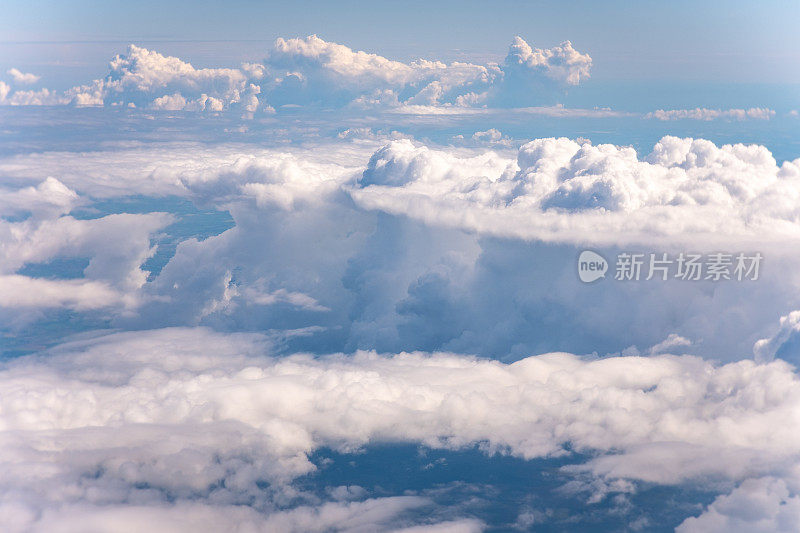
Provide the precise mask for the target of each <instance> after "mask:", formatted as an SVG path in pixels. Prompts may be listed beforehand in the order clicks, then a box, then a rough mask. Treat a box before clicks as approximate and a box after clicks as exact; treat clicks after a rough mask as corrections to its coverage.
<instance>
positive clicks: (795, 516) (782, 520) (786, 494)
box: [676, 477, 800, 533]
mask: <svg viewBox="0 0 800 533" xmlns="http://www.w3.org/2000/svg"><path fill="white" fill-rule="evenodd" d="M798 529H800V495H798V493H797V489H796V487H795V490H790V488H789V487H788V486H787V483H786V482H785V481H784V480H782V479H776V478H772V477H765V478H759V479H748V480H747V481H745V482H744V483H742V484H741V485H740V486H739V487H737V488H736V489H735V490H734V491H733V492H731V493H730V494H727V495H724V496H720V497H718V498H717V499H716V500H714V503H712V504H711V505H710V506H709V507H708V509H707V510H706V511H704V512H703V513H702V514H701V515H700V516H698V517H692V518H688V519H686V520H685V521H684V522H683V523H682V524H681V525H680V526H678V527H677V528H676V532H677V533H695V532H698V533H699V532H702V533H723V532H724V533H790V532H793V531H797V530H798Z"/></svg>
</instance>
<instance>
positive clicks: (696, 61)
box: [0, 0, 800, 84]
mask: <svg viewBox="0 0 800 533" xmlns="http://www.w3.org/2000/svg"><path fill="white" fill-rule="evenodd" d="M3 11H4V13H3V20H2V22H0V35H2V42H3V48H2V50H3V56H2V57H3V62H6V61H8V60H9V58H8V56H9V55H10V54H15V55H18V54H20V50H21V51H22V54H23V55H24V58H23V60H25V58H30V59H28V60H29V61H43V60H46V59H45V58H46V57H48V55H47V54H46V53H45V52H44V51H43V50H42V49H41V48H36V47H33V46H32V45H28V46H25V47H22V48H20V46H19V44H16V43H34V42H35V43H38V42H48V43H50V42H62V43H63V42H69V43H70V44H71V45H72V46H75V44H74V43H86V42H87V41H88V42H91V43H92V47H93V48H95V47H96V48H97V49H102V50H104V51H106V54H107V53H108V52H107V50H109V48H108V46H109V45H111V44H112V43H110V42H109V41H111V42H114V43H122V44H127V43H128V42H145V41H149V42H152V41H259V43H252V42H251V43H249V44H242V45H241V46H242V47H243V48H244V49H245V50H253V49H254V48H256V47H258V48H262V49H263V48H264V44H269V43H271V42H272V41H273V40H274V39H275V38H277V37H288V36H291V37H294V36H305V35H309V34H313V33H318V34H320V35H321V36H322V37H324V38H326V39H328V40H331V41H334V42H342V43H347V44H348V45H349V46H351V47H353V48H355V49H359V50H366V51H370V52H380V53H382V54H383V55H387V56H388V57H392V58H395V59H400V60H408V59H413V58H416V57H430V56H433V57H436V58H441V57H444V58H446V59H450V58H453V59H455V58H457V57H459V56H465V57H480V56H485V55H492V54H493V55H495V57H496V58H500V57H501V56H502V54H503V49H504V48H505V47H506V46H507V43H508V40H509V38H510V37H509V36H513V35H522V36H523V37H525V38H527V39H529V40H531V41H532V42H534V43H536V44H537V45H539V46H552V45H555V44H558V43H559V42H561V41H563V40H565V39H571V40H572V41H573V42H574V44H575V45H576V46H577V47H578V48H579V49H580V48H583V49H588V50H591V51H592V56H593V57H595V58H596V59H597V68H596V71H595V77H596V78H597V79H600V80H614V79H625V80H671V81H674V80H691V81H717V82H737V83H746V82H752V81H758V82H761V83H793V84H798V83H800V77H798V76H800V75H798V72H800V58H798V55H797V48H798V45H799V44H800V37H798V36H797V32H796V24H795V21H796V20H797V19H798V18H799V17H800V6H798V5H797V3H796V2H791V1H784V0H770V1H767V2H759V3H758V4H754V3H752V2H746V1H740V0H736V1H732V2H726V1H719V0H718V1H711V2H689V1H683V0H682V1H678V2H669V3H665V2H651V1H646V2H636V3H634V4H631V3H628V2H607V3H604V4H603V5H602V6H598V5H597V4H596V2H588V1H576V2H558V3H556V2H518V1H501V2H492V3H486V2H449V1H444V2H436V3H430V2H403V3H395V2H385V3H375V2H354V1H346V2H337V3H330V2H321V1H320V2H313V1H311V2H290V3H286V2H257V1H241V0H238V1H232V2H225V3H218V2H209V1H205V0H203V1H200V2H154V1H142V2H133V3H132V2H119V1H109V2H100V1H98V2H87V1H79V2H71V3H69V4H65V3H63V2H56V1H52V2H40V1H33V2H24V1H17V0H10V1H9V2H6V3H5V4H4V10H3ZM98 41H100V42H98ZM103 41H105V43H102V42H103ZM11 43H15V44H14V45H13V46H12V44H11ZM84 46H85V44H84ZM218 46H220V47H222V48H228V47H229V46H231V45H230V44H229V43H221V44H220V45H218ZM192 48H194V47H193V46H186V47H184V48H183V49H184V50H186V51H191V50H192ZM52 53H53V50H52V48H51V49H49V54H52ZM56 53H58V51H56ZM62 53H68V51H65V52H62ZM201 54H203V52H199V53H198V51H194V52H193V54H192V55H196V56H198V58H201V57H202V58H203V59H206V60H207V61H213V59H212V58H213V52H208V53H206V54H204V55H205V57H203V55H201ZM49 57H52V55H50V56H49ZM190 59H192V58H191V57H190Z"/></svg>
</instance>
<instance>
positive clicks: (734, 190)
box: [352, 137, 800, 246]
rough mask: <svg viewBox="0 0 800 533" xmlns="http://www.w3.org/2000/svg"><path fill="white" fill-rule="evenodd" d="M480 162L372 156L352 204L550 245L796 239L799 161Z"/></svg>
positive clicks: (394, 153)
mask: <svg viewBox="0 0 800 533" xmlns="http://www.w3.org/2000/svg"><path fill="white" fill-rule="evenodd" d="M487 157H488V155H487V156H483V157H482V159H483V160H485V161H492V159H487ZM478 161H479V160H478V159H469V158H458V157H453V156H452V155H450V154H449V153H447V152H445V151H437V150H431V149H429V148H426V147H424V146H416V145H414V144H413V143H411V142H410V141H405V140H400V141H394V142H392V143H390V144H388V145H386V146H385V147H384V148H382V149H381V150H379V151H378V152H376V154H375V155H374V156H373V158H372V160H371V161H370V164H369V165H368V167H367V170H366V171H365V172H364V176H363V178H362V179H361V189H360V190H355V191H353V192H352V194H353V197H354V198H355V199H356V201H357V202H358V203H359V204H360V205H362V206H363V207H365V208H368V209H379V210H383V211H387V212H389V213H393V214H404V215H407V216H410V217H412V218H416V219H420V220H423V221H425V222H427V223H430V224H439V225H445V226H452V227H460V228H464V229H466V230H470V231H478V232H481V233H485V234H490V235H497V236H503V237H517V238H522V239H536V240H544V241H551V242H587V241H590V242H594V243H606V244H608V243H615V244H622V245H625V244H636V243H639V244H641V243H648V244H652V243H654V242H662V243H664V242H666V243H669V242H691V243H692V244H695V245H700V246H706V245H707V244H705V245H704V244H703V243H704V242H705V243H708V242H713V243H717V244H719V243H721V242H724V241H738V242H740V243H743V242H748V241H749V242H750V243H751V244H754V243H761V245H763V244H764V242H765V241H772V242H782V241H784V240H785V239H787V238H788V239H796V238H798V237H800V226H798V221H800V218H798V212H797V208H796V205H797V204H796V202H795V200H794V199H795V198H796V196H797V191H798V190H800V162H798V161H794V162H784V163H783V165H782V166H778V165H777V164H776V162H775V159H774V158H773V157H772V154H771V153H770V152H769V151H768V150H767V149H766V148H765V147H763V146H756V145H749V146H748V145H742V144H736V145H725V146H722V147H717V146H715V145H714V144H713V143H711V142H710V141H706V140H702V139H678V138H675V137H664V138H663V139H661V140H660V141H659V142H658V143H657V144H656V145H655V147H654V149H653V151H652V152H651V153H650V154H649V155H647V156H646V157H644V158H642V159H639V157H638V156H637V154H636V151H635V150H634V149H633V148H630V147H624V146H614V145H598V146H593V145H591V144H590V143H588V142H582V143H578V142H575V141H572V140H569V139H564V138H561V139H537V140H534V141H532V142H530V143H528V144H526V145H524V146H522V147H521V148H520V150H519V154H518V156H517V161H516V164H515V162H513V161H507V160H506V161H503V160H502V159H501V158H496V159H494V160H493V163H492V164H491V166H487V165H485V164H481V163H479V162H478Z"/></svg>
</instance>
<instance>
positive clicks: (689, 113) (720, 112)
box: [644, 107, 775, 120]
mask: <svg viewBox="0 0 800 533" xmlns="http://www.w3.org/2000/svg"><path fill="white" fill-rule="evenodd" d="M774 116H775V111H773V110H772V109H768V108H764V107H751V108H750V109H707V108H700V107H698V108H695V109H670V110H666V111H665V110H663V109H658V110H656V111H653V112H651V113H647V114H646V115H645V116H644V117H645V118H654V119H658V120H686V119H689V120H718V119H727V120H746V119H755V120H769V119H771V118H772V117H774Z"/></svg>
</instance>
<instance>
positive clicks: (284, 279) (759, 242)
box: [0, 130, 800, 360]
mask: <svg viewBox="0 0 800 533" xmlns="http://www.w3.org/2000/svg"><path fill="white" fill-rule="evenodd" d="M479 133H480V132H479ZM498 134H499V133H497V132H492V131H491V130H487V132H485V133H481V134H480V135H479V138H489V139H492V138H497V136H498ZM348 135H349V134H348ZM500 141H503V137H502V136H501V137H500ZM384 142H385V138H384V137H382V136H377V137H376V136H373V135H371V130H370V135H368V136H366V137H363V136H362V137H360V138H359V139H358V140H357V141H349V140H347V141H346V140H341V139H338V138H337V140H336V141H335V142H334V143H330V142H327V141H322V142H321V143H317V144H313V143H312V144H310V145H308V146H290V145H286V146H282V147H280V148H254V147H253V146H247V145H215V146H213V147H208V146H203V145H197V144H182V143H175V144H168V145H163V146H162V145H157V146H132V147H125V148H124V149H120V148H115V149H111V150H97V151H93V152H86V153H65V152H51V153H44V154H31V155H21V156H13V157H8V158H5V159H3V160H0V171H2V172H3V173H4V175H6V176H7V177H8V178H9V183H16V184H18V185H19V188H18V189H9V190H7V191H5V192H4V195H3V196H4V197H6V196H7V198H8V201H7V202H5V203H3V202H0V207H2V206H3V205H5V206H7V207H4V209H11V211H9V214H10V216H13V217H17V218H12V219H11V220H7V221H5V222H4V224H5V225H6V227H7V228H8V230H7V231H8V233H7V235H8V237H7V238H6V240H5V241H4V242H5V244H4V246H6V250H7V255H6V267H5V270H4V271H3V274H5V275H7V276H13V275H20V276H36V275H37V274H32V273H31V272H34V271H35V270H36V268H38V269H39V270H41V268H40V267H39V266H40V265H46V264H47V263H48V262H50V261H54V260H60V258H67V259H69V258H74V259H84V260H86V261H87V263H86V264H84V265H82V266H81V267H80V268H81V270H82V272H83V278H85V279H84V281H85V282H92V283H93V285H88V286H87V288H85V289H82V290H88V289H89V288H92V287H95V288H97V287H98V286H97V285H96V283H104V284H106V287H107V288H108V289H109V290H113V291H114V295H115V296H114V297H113V298H109V299H108V302H109V304H108V308H107V309H106V311H109V312H110V311H114V312H113V313H111V314H112V315H113V319H114V325H115V326H117V327H136V328H143V327H147V328H152V327H159V326H163V325H166V324H168V325H176V326H186V325H197V324H205V325H211V326H214V327H215V328H219V329H222V330H236V329H240V328H245V329H248V330H271V329H289V330H298V331H303V332H305V333H304V335H303V336H299V337H293V338H292V339H291V341H290V342H289V344H290V345H291V346H292V347H293V348H291V349H304V350H311V351H315V352H320V351H321V352H331V351H340V350H344V351H350V350H353V349H358V348H366V349H372V348H374V349H379V350H383V351H391V352H395V351H402V350H429V351H433V350H448V351H455V352H460V353H478V354H481V355H486V356H494V357H504V358H508V359H510V360H513V359H515V358H519V357H523V356H525V355H527V354H530V353H541V352H545V351H553V350H565V351H571V352H574V353H590V352H592V351H598V352H599V353H614V352H621V351H623V350H625V349H626V348H629V347H630V346H632V345H635V346H636V350H638V352H639V353H648V352H653V353H659V352H663V351H664V350H674V349H680V350H681V351H686V349H687V348H686V347H687V346H691V350H692V352H693V353H698V354H701V355H708V356H719V354H724V355H725V356H726V357H730V358H731V359H738V358H741V357H748V356H750V355H751V353H752V347H753V344H754V343H755V342H756V341H757V340H759V339H763V338H766V337H770V336H772V335H773V334H774V333H775V332H774V325H775V323H776V322H777V320H778V318H779V317H780V316H782V315H786V314H788V313H789V312H790V311H792V310H793V309H798V308H800V300H799V299H798V298H796V297H795V296H794V295H796V294H797V291H796V287H798V286H800V279H798V277H797V275H796V274H794V272H795V269H794V268H793V267H792V265H793V264H794V261H796V260H797V258H796V253H794V251H793V250H794V248H792V247H787V246H786V242H787V241H786V240H784V239H785V237H786V236H792V235H794V234H795V232H796V223H795V222H793V220H794V219H793V218H792V217H793V216H795V215H793V214H792V213H794V210H796V202H794V200H793V198H794V197H795V196H796V194H797V191H798V187H797V185H796V180H797V176H796V174H793V170H792V169H793V168H795V167H796V163H784V164H783V165H782V166H780V167H779V166H777V164H776V163H775V161H774V159H773V158H772V156H771V155H770V154H769V152H768V151H766V150H765V149H764V148H763V147H753V146H739V145H736V146H724V147H716V146H714V145H713V144H711V143H709V142H707V141H702V140H692V139H676V138H670V137H668V138H665V139H663V140H662V141H661V142H660V143H658V144H657V145H656V147H655V148H654V150H653V152H652V153H651V154H650V155H648V156H647V157H645V158H639V157H637V156H636V154H635V152H634V151H633V150H632V149H630V148H625V147H617V146H610V145H601V146H592V145H590V144H588V143H586V142H584V141H580V142H577V141H571V140H567V139H539V140H536V141H533V142H531V143H529V144H527V145H525V146H524V147H523V148H522V149H521V150H519V151H518V152H517V153H516V157H514V151H512V150H511V149H507V148H505V147H504V146H500V148H494V149H493V150H486V149H485V148H452V147H450V148H444V147H438V148H437V147H427V146H422V145H419V144H414V143H412V142H410V141H408V140H400V141H393V142H390V143H389V144H386V145H384V146H381V143H384ZM112 161H113V164H111V163H110V162H112ZM46 176H57V177H58V182H57V183H58V184H61V185H58V184H57V183H56V181H55V178H53V179H52V180H49V181H48V180H47V179H46V178H45V177H46ZM46 191H51V192H47V194H48V195H49V196H47V198H48V200H47V201H45V200H44V199H43V196H42V195H44V194H45V192H46ZM73 195H76V197H73ZM132 195H146V196H156V197H162V196H182V197H184V198H186V199H188V200H191V201H192V202H195V203H196V204H197V205H199V206H210V207H211V208H214V209H219V210H224V211H228V212H230V214H231V216H232V218H233V222H232V224H235V227H233V228H230V226H225V227H223V228H222V229H220V230H219V231H220V232H222V231H224V230H227V231H224V233H221V234H220V235H217V236H211V237H209V238H205V237H203V238H192V237H193V235H189V236H186V235H183V236H181V237H179V238H177V239H178V240H180V241H182V242H180V243H179V244H177V246H176V247H175V248H174V249H173V250H172V251H171V252H165V251H164V248H166V247H162V246H158V248H157V247H156V245H155V244H154V242H153V239H154V238H155V235H156V234H158V233H159V232H161V231H165V229H164V225H166V224H168V223H169V220H168V219H167V218H165V215H158V214H153V213H151V214H125V215H121V214H120V215H107V216H98V217H97V218H94V219H91V220H79V219H77V218H75V217H73V216H70V215H66V216H64V214H65V213H67V212H68V211H69V209H72V208H73V207H74V206H75V205H78V204H81V203H82V202H84V203H85V202H89V198H110V199H113V198H119V197H125V196H132ZM23 197H24V198H27V199H26V200H24V201H25V202H28V204H29V205H30V209H31V210H32V209H34V208H35V209H37V210H38V214H36V215H35V216H31V217H30V218H29V219H25V220H20V219H19V216H20V215H19V213H20V206H21V205H22V204H21V203H20V202H22V201H23V200H22V198H23ZM153 202H156V200H153ZM569 202H572V204H570V203H569ZM11 206H15V207H11ZM84 209H85V208H84ZM150 209H151V210H154V211H155V210H161V209H167V210H168V208H164V207H152V208H150ZM183 216H184V215H182V214H180V213H176V216H175V217H174V218H177V219H179V220H180V219H181V217H183ZM629 219H630V220H629ZM636 220H638V221H644V222H642V224H641V226H636V224H635V221H636ZM128 224H131V225H132V226H131V227H135V228H136V230H135V231H130V230H128V229H127V227H126V225H128ZM546 224H550V225H549V226H548V225H546ZM692 227H700V229H703V230H705V231H698V232H696V233H692V232H690V231H689V229H691V228H692ZM228 228H230V229H228ZM542 228H544V229H542ZM756 231H760V233H759V234H756ZM12 236H13V237H12ZM543 241H545V242H543ZM548 241H549V242H548ZM57 243H60V244H57ZM126 243H127V244H126ZM254 243H257V244H254ZM302 243H313V246H308V245H305V244H302ZM587 243H588V244H589V245H591V246H592V247H593V249H596V250H598V251H599V252H601V253H602V254H603V255H605V257H607V258H608V259H609V260H611V261H613V257H614V255H615V254H616V253H618V252H619V251H620V250H624V248H622V247H628V246H631V247H634V248H635V250H640V251H645V252H660V251H665V252H666V251H671V250H674V249H677V248H678V247H680V251H685V250H689V251H694V250H698V251H707V252H712V251H716V250H719V249H723V250H725V251H729V252H731V253H733V252H738V251H746V252H751V251H760V252H762V253H763V254H764V257H765V264H764V265H763V269H762V273H761V278H760V279H759V281H758V282H754V283H719V284H714V286H713V287H711V286H709V285H707V284H705V283H698V284H693V283H683V284H680V283H677V284H676V283H673V282H668V283H663V284H658V283H644V282H642V283H632V284H622V283H615V282H614V281H613V280H608V283H605V282H602V283H600V284H598V285H596V286H593V287H591V288H588V287H586V286H584V285H582V284H581V283H580V282H579V281H578V279H577V277H576V276H575V272H574V268H575V260H576V257H577V255H578V254H579V252H580V250H581V249H582V248H583V247H585V246H586V245H587ZM604 243H605V244H604ZM123 245H125V246H127V247H125V246H123ZM654 246H657V248H655V249H654V248H653V247H654ZM156 250H159V251H158V257H159V258H163V259H159V260H160V261H163V263H162V265H163V268H162V267H159V268H158V270H157V275H153V276H152V279H151V280H150V281H147V282H145V280H146V276H147V273H146V272H145V271H144V267H143V266H142V262H143V261H146V260H147V258H148V257H151V256H152V254H153V253H154V252H155V251H156ZM173 254H174V255H173ZM612 268H613V267H612ZM79 275H80V273H79ZM38 276H42V274H38ZM4 279H5V281H4V282H6V283H8V286H9V287H12V285H11V284H12V282H13V283H14V285H13V287H22V285H20V284H21V283H23V281H21V280H19V279H17V278H12V277H8V278H4ZM56 281H57V282H59V283H61V282H62V281H69V280H56ZM26 283H27V282H26ZM78 283H79V282H76V281H74V280H73V281H70V283H65V284H64V290H65V293H64V296H63V298H60V299H59V298H55V297H50V298H41V299H40V303H41V306H45V307H46V305H47V303H48V302H63V303H59V304H58V306H57V307H67V308H73V309H74V308H76V307H79V306H80V305H84V304H78V303H74V302H75V296H74V295H75V294H76V292H75V291H77V289H75V288H74V287H72V286H68V285H75V284H78ZM712 288H713V291H712V290H711V289H712ZM554 293H555V294H558V295H559V297H558V298H554V297H553V296H552V295H553V294H554ZM8 294H9V295H10V294H12V293H11V292H9V293H8ZM13 294H20V292H19V290H17V289H15V292H14V293H13ZM43 294H44V293H43ZM80 294H83V293H80ZM9 298H10V296H9ZM15 301H17V302H18V303H20V304H21V303H22V300H15ZM96 301H99V300H98V299H94V300H92V299H89V298H88V297H87V298H86V303H85V306H84V308H92V307H96V306H97V304H95V303H94V302H96ZM25 302H26V305H27V306H28V307H27V308H28V309H33V303H35V302H33V301H32V300H31V299H30V298H27V299H26V300H25ZM41 306H40V307H41ZM13 309H14V308H13V307H8V308H7V309H6V311H7V313H9V315H8V316H9V317H11V316H12V314H13V315H14V316H15V315H16V313H14V312H13ZM712 317H713V318H712ZM8 323H11V320H10V318H9V322H8ZM670 339H672V340H670ZM675 342H679V344H677V345H676V344H675ZM787 346H788V345H787ZM776 349H777V348H776ZM787 350H788V348H784V351H786V352H787V353H789V352H788V351H787ZM626 353H635V352H634V351H633V350H632V349H631V350H628V352H626ZM786 358H787V359H789V360H793V359H791V357H789V356H788V355H787V356H786ZM769 359H771V356H770V357H767V358H765V359H764V360H769Z"/></svg>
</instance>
